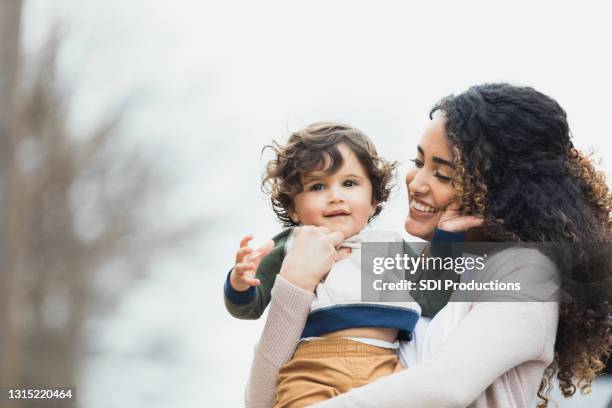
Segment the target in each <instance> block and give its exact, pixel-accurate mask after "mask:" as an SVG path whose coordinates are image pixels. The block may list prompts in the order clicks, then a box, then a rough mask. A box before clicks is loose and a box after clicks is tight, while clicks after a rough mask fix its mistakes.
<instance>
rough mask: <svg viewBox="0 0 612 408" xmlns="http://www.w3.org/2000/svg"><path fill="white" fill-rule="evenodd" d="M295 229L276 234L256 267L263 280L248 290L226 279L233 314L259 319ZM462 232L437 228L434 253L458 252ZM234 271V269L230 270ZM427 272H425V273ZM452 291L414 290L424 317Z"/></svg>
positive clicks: (436, 274) (433, 274)
mask: <svg viewBox="0 0 612 408" xmlns="http://www.w3.org/2000/svg"><path fill="white" fill-rule="evenodd" d="M291 231H292V229H291V228H288V229H286V230H284V231H282V232H281V233H280V234H278V235H276V236H275V237H274V238H272V239H273V240H274V248H273V249H272V251H271V252H270V254H268V256H266V257H265V258H264V259H263V260H262V261H261V263H260V264H259V267H258V268H257V272H256V277H257V279H259V280H260V282H261V284H260V285H259V286H252V287H250V288H249V289H247V290H246V291H242V292H241V291H237V290H235V289H234V288H232V287H231V285H230V283H229V274H228V275H227V279H226V280H225V287H224V295H225V296H224V300H225V307H226V308H227V310H228V311H229V312H230V314H231V315H232V316H234V317H237V318H238V319H258V318H259V317H260V316H261V315H262V314H263V312H264V310H265V308H266V307H267V306H268V303H270V293H271V291H272V287H273V286H274V281H275V279H276V275H277V274H278V273H279V271H280V268H281V265H282V263H283V259H284V258H285V252H286V243H287V239H288V238H289V236H290V234H291ZM463 238H464V234H463V233H454V232H447V231H442V230H436V233H435V235H434V239H433V240H432V244H431V245H432V247H431V253H432V255H434V256H440V257H444V256H454V257H456V256H458V255H460V254H461V251H457V250H456V249H457V247H456V246H453V243H457V242H463ZM404 253H405V254H407V255H408V256H418V254H416V253H415V251H414V250H413V249H412V248H411V247H410V245H409V244H408V243H407V242H404ZM230 273H231V271H230ZM425 274H426V275H425ZM423 279H428V280H430V279H431V280H447V279H450V280H454V281H455V282H458V281H459V275H458V274H456V273H455V272H454V271H452V270H445V269H442V270H439V271H438V270H431V269H430V270H427V271H423V270H417V271H416V273H414V274H406V280H410V281H413V282H417V287H418V282H419V281H421V280H423ZM451 294H452V291H450V290H448V291H444V290H438V291H412V292H411V295H412V296H413V298H414V300H415V301H416V302H417V303H418V304H419V305H420V306H421V309H422V312H421V314H422V315H423V316H425V317H433V316H435V314H436V313H438V311H440V309H442V308H443V307H444V306H445V305H446V303H447V302H448V299H449V298H450V295H451Z"/></svg>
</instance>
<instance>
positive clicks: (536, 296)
mask: <svg viewBox="0 0 612 408" xmlns="http://www.w3.org/2000/svg"><path fill="white" fill-rule="evenodd" d="M483 256H484V257H485V259H486V261H485V262H484V268H483V270H482V271H481V272H478V274H477V275H476V280H477V281H480V282H493V283H496V285H493V286H492V287H493V288H494V289H493V290H491V291H487V292H486V293H483V296H484V297H485V298H487V299H489V298H499V299H498V300H503V301H506V300H510V301H521V302H524V301H529V302H556V301H558V297H559V293H560V287H561V280H560V274H559V270H558V268H557V265H556V264H555V263H554V262H553V261H552V260H551V259H550V258H549V257H548V256H547V255H545V254H544V253H542V252H541V251H540V250H538V249H536V248H526V247H511V248H505V249H503V250H500V251H497V252H493V253H491V254H484V255H483Z"/></svg>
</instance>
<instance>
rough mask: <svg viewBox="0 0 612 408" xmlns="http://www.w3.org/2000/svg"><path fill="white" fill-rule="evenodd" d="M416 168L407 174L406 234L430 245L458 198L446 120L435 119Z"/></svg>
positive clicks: (423, 140)
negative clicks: (446, 211) (455, 199)
mask: <svg viewBox="0 0 612 408" xmlns="http://www.w3.org/2000/svg"><path fill="white" fill-rule="evenodd" d="M413 162H414V166H413V167H412V168H411V169H410V170H409V171H408V173H407V174H406V186H407V187H408V203H409V206H410V207H409V211H408V216H407V217H406V224H405V227H406V232H408V233H409V234H411V235H414V236H416V237H419V238H422V239H425V240H427V241H431V239H432V238H433V234H434V231H435V229H436V226H437V225H438V220H439V219H440V216H441V215H442V212H443V211H444V209H446V207H447V206H448V205H449V204H450V203H451V202H452V200H453V198H455V189H454V188H453V187H452V186H451V179H452V177H453V168H452V154H451V149H450V146H449V143H448V141H447V139H446V136H445V132H444V118H442V117H438V118H435V119H433V120H432V121H431V122H430V123H429V126H427V128H426V129H425V132H424V133H423V136H422V137H421V140H420V141H419V144H418V146H417V151H416V157H415V158H414V160H413Z"/></svg>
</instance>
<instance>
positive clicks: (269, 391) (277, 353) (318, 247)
mask: <svg viewBox="0 0 612 408" xmlns="http://www.w3.org/2000/svg"><path fill="white" fill-rule="evenodd" d="M343 239H344V237H343V236H342V234H341V233H339V232H333V233H332V232H330V231H329V229H327V228H323V227H300V228H298V229H297V230H296V231H295V233H294V243H293V246H292V248H291V250H290V251H289V253H288V254H287V255H286V256H285V259H284V260H283V264H282V266H281V270H280V272H279V275H278V276H277V277H276V281H275V283H274V287H273V288H272V293H271V295H272V300H271V301H270V309H269V312H268V317H267V319H266V325H265V327H264V331H263V333H262V335H261V338H260V340H259V343H258V344H257V346H256V347H255V355H254V357H253V363H252V365H251V374H250V376H249V383H248V385H247V390H246V396H245V400H246V401H245V405H246V407H249V408H250V407H266V408H269V407H271V406H273V405H274V397H275V392H274V391H275V388H276V383H277V377H278V371H279V369H280V367H281V366H283V365H284V364H285V363H286V362H287V361H289V359H290V358H291V356H292V355H293V352H294V351H295V347H296V346H297V344H298V342H299V341H300V337H301V334H302V331H303V330H304V325H305V324H306V319H307V317H308V313H309V312H310V305H311V303H312V300H313V298H314V293H313V292H314V290H315V288H316V287H317V285H318V283H319V282H320V281H321V279H322V278H323V276H324V275H325V274H326V273H327V272H328V271H329V270H330V269H331V267H332V266H333V264H334V260H335V259H336V257H337V256H338V254H337V252H336V249H335V248H336V246H337V245H339V244H340V243H341V242H342V240H343Z"/></svg>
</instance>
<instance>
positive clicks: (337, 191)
mask: <svg viewBox="0 0 612 408" xmlns="http://www.w3.org/2000/svg"><path fill="white" fill-rule="evenodd" d="M342 201H344V195H343V194H342V189H341V188H340V187H331V188H330V189H329V202H330V203H337V202H342Z"/></svg>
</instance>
